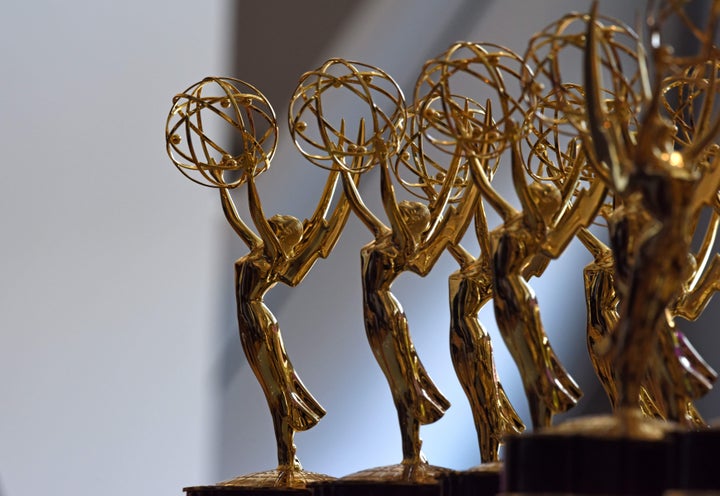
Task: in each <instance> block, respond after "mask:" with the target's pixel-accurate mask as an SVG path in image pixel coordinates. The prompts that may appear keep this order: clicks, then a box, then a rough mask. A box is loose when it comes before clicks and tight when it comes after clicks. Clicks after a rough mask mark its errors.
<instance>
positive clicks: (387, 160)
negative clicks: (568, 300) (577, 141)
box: [290, 59, 463, 483]
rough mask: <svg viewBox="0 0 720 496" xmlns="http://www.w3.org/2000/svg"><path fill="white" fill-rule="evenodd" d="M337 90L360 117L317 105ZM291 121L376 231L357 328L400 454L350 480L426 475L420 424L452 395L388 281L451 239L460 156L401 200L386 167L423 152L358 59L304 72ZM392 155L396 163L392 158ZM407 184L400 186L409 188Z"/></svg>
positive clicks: (311, 154) (377, 76)
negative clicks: (356, 105) (378, 205)
mask: <svg viewBox="0 0 720 496" xmlns="http://www.w3.org/2000/svg"><path fill="white" fill-rule="evenodd" d="M338 92H340V95H339V97H340V98H345V97H347V96H355V97H357V98H359V99H360V100H361V101H362V102H363V103H364V104H365V105H364V106H363V107H364V109H365V111H366V114H365V116H364V117H360V118H358V119H357V120H356V121H352V122H350V124H348V123H346V120H345V118H344V117H343V116H342V115H339V116H335V115H332V114H331V112H330V111H329V108H328V107H326V106H324V103H325V102H326V101H332V99H333V98H337V97H338ZM335 101H338V100H335ZM411 113H412V111H411ZM413 125H414V124H413ZM351 126H354V127H351ZM290 127H291V130H292V131H293V133H294V138H295V142H296V145H297V146H298V148H299V149H300V150H301V151H302V153H303V154H304V155H305V156H306V157H307V158H308V159H309V160H310V161H312V162H313V163H315V164H317V165H319V166H321V167H326V168H330V169H332V170H335V171H340V175H341V177H342V181H343V186H344V191H345V195H346V196H347V198H348V201H349V203H350V205H351V207H352V209H353V211H354V212H355V214H356V215H357V216H358V217H359V219H360V220H361V221H362V222H363V223H364V224H365V226H366V227H367V228H368V229H369V230H370V232H371V233H372V234H373V236H374V240H373V241H372V242H370V243H369V244H367V245H366V246H364V247H363V248H362V249H361V252H360V253H361V272H362V286H363V314H364V317H365V330H366V333H367V337H368V341H369V343H370V347H371V349H372V351H373V354H374V356H375V358H376V360H377V362H378V365H379V366H380V368H381V369H382V371H383V373H384V375H385V378H386V379H387V381H388V385H389V387H390V391H391V393H392V397H393V400H394V402H395V407H396V410H397V414H398V420H399V425H400V434H401V440H402V453H403V460H402V463H401V464H399V465H395V466H390V467H381V468H379V469H370V470H367V471H363V472H360V473H358V474H353V475H351V476H349V478H350V479H363V478H364V479H368V480H370V479H382V480H394V481H405V482H412V483H427V482H430V481H433V480H434V479H435V477H436V476H437V475H439V474H440V473H442V472H443V471H444V469H439V468H438V467H433V466H431V465H429V464H428V463H427V461H426V459H425V457H424V455H423V454H422V452H421V440H420V426H421V425H424V424H429V423H432V422H435V421H437V420H438V419H440V418H441V417H442V416H443V414H444V413H445V410H446V409H447V408H448V407H449V406H450V403H449V402H448V400H447V399H446V398H445V396H443V395H442V393H441V392H440V391H439V390H438V388H437V387H436V386H435V384H434V383H433V381H432V380H431V379H430V377H429V375H428V373H427V372H426V370H425V368H424V366H423V364H422V362H421V361H420V358H419V357H418V354H417V352H416V350H415V347H414V346H413V343H412V340H411V337H410V330H409V326H408V320H407V317H406V316H405V313H404V312H403V309H402V307H401V305H400V303H399V301H398V300H397V298H396V297H395V296H394V295H393V293H392V291H391V286H392V284H393V282H394V281H395V279H396V278H397V277H398V276H399V275H400V274H402V273H403V272H405V271H412V272H415V273H417V274H419V275H421V276H422V275H425V274H427V273H428V272H429V271H430V269H431V268H432V266H433V265H434V263H435V261H436V260H437V258H438V257H439V256H440V254H441V253H442V251H443V249H444V247H445V245H446V244H447V243H448V241H449V240H450V239H452V237H453V233H454V231H453V229H454V228H453V227H452V226H456V225H457V224H462V223H463V222H462V219H457V218H454V217H453V216H452V215H451V216H449V217H445V218H443V216H442V212H443V211H444V210H445V209H446V207H447V204H448V202H449V201H450V200H451V197H453V196H454V195H455V194H456V189H457V188H456V187H455V183H454V181H455V177H456V176H457V171H458V170H459V168H460V162H459V160H453V161H452V163H451V165H450V167H449V168H448V169H447V170H445V169H443V170H442V171H440V172H439V176H438V177H441V178H442V179H441V180H440V181H437V180H436V177H435V176H432V177H431V176H429V175H427V176H425V175H424V174H420V176H423V177H419V178H418V182H419V183H422V184H419V185H418V187H417V189H418V190H419V194H420V195H422V194H424V195H426V198H427V200H428V201H427V203H425V202H423V201H419V200H403V201H400V200H399V199H398V198H397V196H396V191H395V187H394V185H393V182H394V181H393V171H395V172H396V173H397V174H398V175H399V174H400V173H401V170H404V169H410V168H412V167H413V166H418V167H419V169H416V170H420V169H422V167H424V166H425V163H424V162H423V161H422V160H423V159H422V158H418V154H422V152H421V151H419V149H418V147H417V146H415V145H414V142H413V138H416V137H417V135H416V133H415V134H413V133H412V132H410V134H411V136H410V138H408V137H406V134H407V133H408V131H407V128H408V110H407V109H406V108H405V102H404V98H403V95H402V92H401V91H400V89H399V87H398V86H397V84H396V83H395V82H394V81H393V80H392V78H391V77H390V76H389V75H387V74H386V73H385V72H383V71H381V70H380V69H378V68H376V67H372V66H368V65H365V64H361V63H357V62H348V61H346V60H342V59H331V60H329V61H327V62H326V63H325V64H324V65H323V66H321V67H320V68H318V69H317V70H315V71H311V72H308V73H306V74H305V75H304V76H303V77H302V78H301V81H300V84H299V86H298V88H297V90H296V92H295V96H294V97H293V100H292V103H291V108H290ZM411 127H412V126H411ZM401 149H402V152H401ZM393 158H395V159H396V160H397V161H399V162H397V163H396V164H395V165H393V164H392V163H391V159H393ZM415 159H417V162H416V161H415ZM418 164H419V165H418ZM373 167H379V168H380V171H379V172H380V196H381V201H382V208H383V211H384V214H385V215H386V217H387V222H388V224H389V225H386V224H385V223H384V222H383V221H381V220H380V219H379V218H378V217H377V216H376V215H375V214H374V213H373V212H372V210H371V209H370V208H369V207H367V205H366V204H365V203H364V201H363V199H362V198H361V196H360V193H359V191H358V189H357V187H356V184H355V181H354V180H353V176H355V175H358V174H362V173H364V172H366V171H369V170H370V169H372V168H373ZM423 179H428V181H425V182H423ZM410 183H411V182H404V183H402V184H403V185H404V186H406V187H409V186H410V185H411V184H410ZM449 226H450V227H449Z"/></svg>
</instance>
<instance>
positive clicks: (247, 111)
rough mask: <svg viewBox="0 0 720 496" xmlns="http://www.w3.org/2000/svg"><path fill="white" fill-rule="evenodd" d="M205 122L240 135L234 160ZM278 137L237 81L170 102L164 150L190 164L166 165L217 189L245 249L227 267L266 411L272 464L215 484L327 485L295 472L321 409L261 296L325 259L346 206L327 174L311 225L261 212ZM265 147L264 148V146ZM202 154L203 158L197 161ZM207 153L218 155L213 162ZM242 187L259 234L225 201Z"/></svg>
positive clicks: (262, 105)
mask: <svg viewBox="0 0 720 496" xmlns="http://www.w3.org/2000/svg"><path fill="white" fill-rule="evenodd" d="M212 85H217V86H219V87H220V90H219V91H218V89H217V88H213V89H215V90H216V93H219V96H217V95H211V96H208V95H207V93H208V92H209V91H210V88H208V86H212ZM225 109H228V110H227V111H226V110H225ZM212 116H217V117H220V119H221V121H222V122H226V123H229V124H231V125H232V127H233V128H234V129H235V130H237V131H238V132H239V133H240V135H241V149H242V151H241V153H240V154H239V155H238V156H232V155H231V154H229V153H228V152H227V151H226V150H225V149H224V148H223V147H222V146H221V145H219V144H218V143H217V142H216V141H214V140H212V139H211V138H209V137H207V136H206V134H205V129H204V127H203V126H204V124H206V123H207V121H208V119H209V118H210V117H212ZM260 125H264V127H260ZM277 134H278V129H277V123H276V120H275V115H274V112H273V111H272V107H271V106H270V103H269V102H268V101H267V100H266V99H265V97H264V96H263V95H262V94H261V93H260V92H259V91H258V90H257V89H255V88H253V87H252V86H250V85H248V84H247V83H243V82H241V81H237V80H229V79H217V78H208V79H206V80H204V81H203V82H201V83H199V84H198V85H195V86H193V87H191V88H190V90H188V91H186V92H185V93H183V94H182V95H179V96H178V97H176V98H175V100H174V105H173V108H172V109H171V112H170V116H169V117H168V126H167V142H168V150H169V151H172V152H177V153H178V154H179V156H180V157H182V159H183V160H186V161H188V162H189V163H188V164H186V163H183V162H181V161H180V160H176V159H174V160H173V161H174V163H175V164H176V165H177V166H178V168H180V170H181V171H182V172H183V173H186V170H190V171H197V172H199V174H200V176H199V177H201V178H202V180H204V181H201V180H197V179H195V178H193V177H191V179H193V180H195V181H196V182H201V184H205V185H208V186H214V187H217V188H218V189H219V191H220V200H221V204H222V208H223V211H224V213H225V216H226V218H227V220H228V222H229V224H230V226H231V227H232V228H233V230H234V231H235V232H236V233H237V234H238V235H239V236H240V238H241V239H242V240H243V241H244V242H245V243H246V244H247V246H248V248H249V253H248V254H247V255H245V256H243V257H241V258H239V259H238V260H237V261H236V262H235V293H236V300H237V316H238V324H239V329H240V340H241V342H242V346H243V350H244V352H245V356H246V357H247V360H248V363H249V364H250V366H251V368H252V370H253V372H254V373H255V376H256V378H257V380H258V382H259V383H260V385H261V386H262V389H263V392H264V393H265V398H266V400H267V403H268V406H269V408H270V413H271V415H272V420H273V427H274V430H275V438H276V442H277V456H278V467H277V469H276V470H273V471H269V472H262V473H258V474H250V475H248V476H241V477H238V478H236V479H233V480H231V481H227V482H225V483H223V485H248V486H283V487H304V486H305V484H306V483H307V482H311V481H313V480H325V479H327V476H323V475H318V474H313V473H310V472H305V471H303V470H302V467H301V465H300V462H299V461H298V458H297V457H296V454H295V452H296V448H295V444H294V441H293V438H294V434H295V432H296V431H303V430H306V429H309V428H311V427H313V426H314V425H316V424H317V423H318V421H319V420H320V419H321V418H322V417H323V416H324V415H325V410H324V409H323V408H322V406H321V405H320V404H319V403H318V402H317V401H316V400H315V398H313V396H312V395H311V394H310V392H309V391H308V390H307V389H306V388H305V386H304V385H303V383H302V381H301V380H300V377H299V376H298V374H297V373H296V372H295V369H294V368H293V365H292V362H291V361H290V359H289V357H288V355H287V352H286V351H285V347H284V345H283V341H282V337H281V334H280V328H279V326H278V323H277V321H276V319H275V317H274V316H273V314H272V313H271V312H270V310H269V309H268V308H267V307H266V306H265V303H264V301H263V299H264V297H265V295H266V294H267V292H268V291H269V290H270V289H272V287H273V286H275V285H276V284H277V283H278V282H283V283H285V284H287V285H289V286H296V285H297V284H299V283H300V282H301V281H302V280H303V278H304V277H305V275H306V274H307V273H308V271H309V270H310V269H311V268H312V266H313V264H314V263H315V261H316V260H317V259H318V258H319V257H327V256H328V254H329V253H330V250H332V248H333V246H334V245H335V243H336V242H337V240H338V238H339V236H340V233H341V232H342V228H343V226H344V224H345V221H346V220H347V218H348V214H349V212H350V208H349V204H348V202H347V201H345V199H344V198H342V197H341V198H340V200H339V201H338V202H337V203H336V205H335V207H334V208H333V209H332V210H331V208H330V207H331V203H332V198H333V195H334V194H335V189H336V188H335V186H336V184H337V182H338V180H339V173H338V172H337V171H333V172H330V173H329V174H328V178H327V181H326V183H325V188H324V190H323V192H322V196H321V198H320V200H319V202H318V205H317V208H316V209H315V212H314V214H313V215H312V217H311V218H310V219H306V220H305V221H303V222H301V221H300V220H299V219H297V218H295V217H292V216H288V215H274V216H272V217H269V218H268V217H267V216H266V214H265V212H264V211H263V206H262V202H261V200H260V193H259V191H258V189H257V187H256V184H255V178H256V176H257V175H259V174H260V173H261V172H262V171H264V170H266V169H267V168H268V167H269V166H270V160H271V159H272V156H273V153H274V151H275V146H276V143H277ZM183 138H184V140H183ZM198 138H199V139H198ZM198 142H199V144H198ZM184 143H187V144H186V145H185V147H186V148H185V149H184V150H182V151H181V149H180V148H179V147H180V146H181V145H182V144H184ZM267 143H270V146H269V147H268V146H267V145H266V144H267ZM201 152H202V154H203V158H204V159H203V158H201V157H200V153H201ZM213 154H218V155H220V157H221V158H220V159H219V160H217V159H215V158H214V157H213ZM171 156H172V155H171ZM236 172H237V173H238V175H237V176H236V179H234V180H232V179H227V176H226V174H229V173H236ZM189 177H190V176H189ZM351 183H352V181H351ZM243 185H246V187H247V189H248V191H247V195H248V208H249V211H250V217H251V220H252V224H253V225H254V227H255V229H256V231H257V232H255V231H254V230H252V229H251V228H250V227H248V225H247V224H246V223H245V222H244V221H243V219H241V217H240V215H239V214H238V211H237V209H236V207H235V204H234V202H233V198H232V196H231V195H230V189H231V188H236V187H239V186H243Z"/></svg>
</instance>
